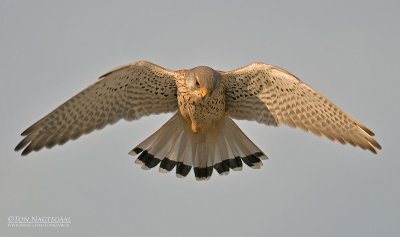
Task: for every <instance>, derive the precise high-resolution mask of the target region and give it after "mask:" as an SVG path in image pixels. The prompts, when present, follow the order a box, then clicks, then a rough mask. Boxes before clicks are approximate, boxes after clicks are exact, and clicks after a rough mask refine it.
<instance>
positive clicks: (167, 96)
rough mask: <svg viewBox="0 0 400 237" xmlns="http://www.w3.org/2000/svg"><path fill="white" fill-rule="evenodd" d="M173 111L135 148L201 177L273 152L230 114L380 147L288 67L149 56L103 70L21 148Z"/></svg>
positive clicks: (29, 133)
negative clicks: (231, 66)
mask: <svg viewBox="0 0 400 237" xmlns="http://www.w3.org/2000/svg"><path fill="white" fill-rule="evenodd" d="M166 112H175V114H174V115H173V116H172V117H171V118H170V119H169V120H168V121H167V122H166V123H165V124H164V125H163V126H162V127H161V128H160V129H159V130H158V131H156V132H155V133H153V134H152V135H151V136H150V137H148V138H147V139H145V140H144V141H143V142H142V143H140V144H139V145H137V146H136V147H135V148H133V149H132V150H131V151H130V152H129V154H131V155H139V156H138V158H137V159H136V161H135V163H137V164H140V165H141V167H142V168H143V169H151V168H153V167H156V166H157V165H159V170H160V172H169V171H171V170H172V169H173V168H175V172H176V175H177V176H178V177H185V176H187V175H188V173H189V172H190V170H191V168H192V167H193V170H194V174H195V177H196V179H197V180H207V179H209V178H210V177H211V175H212V172H213V170H214V169H215V170H216V171H217V172H218V173H219V174H221V175H225V174H228V173H229V171H230V170H231V169H232V170H241V169H242V167H243V163H245V164H246V165H248V166H249V167H251V168H255V169H257V168H260V167H261V166H262V161H261V160H262V159H267V156H266V155H265V154H264V152H262V151H261V150H260V149H259V148H258V147H257V146H256V145H255V144H254V143H253V142H252V141H251V140H250V139H249V138H248V137H247V136H246V135H245V134H244V133H243V132H242V130H240V128H239V127H238V126H237V125H236V123H235V122H234V121H233V120H232V119H245V120H252V121H257V122H260V123H263V124H266V125H272V126H278V125H281V124H285V125H289V126H291V127H298V128H302V129H303V130H305V131H311V132H312V133H314V134H316V135H318V136H321V135H323V136H326V137H327V138H329V139H331V140H336V141H339V142H340V143H342V144H345V143H349V144H351V145H353V146H358V147H360V148H362V149H366V150H369V151H371V152H373V153H375V154H376V153H377V150H379V149H381V146H380V145H379V143H378V142H377V141H376V140H375V139H374V138H373V136H374V133H373V132H372V131H371V130H369V129H368V128H367V127H365V126H364V125H362V124H361V123H359V122H358V121H356V120H355V119H353V118H352V117H350V116H349V115H347V114H346V113H345V112H343V111H342V110H341V109H340V108H338V107H337V106H335V105H334V104H333V103H331V102H330V101H328V100H327V99H326V98H324V97H323V96H322V95H320V94H319V93H318V92H316V91H315V90H314V89H312V88H311V87H309V86H308V85H306V84H305V83H304V82H302V81H301V80H300V79H298V78H297V77H296V76H294V75H293V74H291V73H289V72H288V71H286V70H284V69H281V68H279V67H275V66H271V65H268V64H264V63H253V64H250V65H248V66H245V67H242V68H239V69H235V70H232V71H218V70H214V69H212V68H210V67H206V66H199V67H195V68H192V69H190V70H176V71H173V70H169V69H166V68H163V67H160V66H158V65H156V64H153V63H150V62H147V61H138V62H135V63H131V64H128V65H124V66H121V67H118V68H115V69H113V70H111V71H109V72H107V73H105V74H104V75H102V76H100V78H99V80H97V81H96V82H95V83H94V84H92V85H91V86H89V87H87V88H86V89H84V90H83V91H81V92H80V93H78V94H77V95H75V96H74V97H72V98H71V99H69V100H68V101H67V102H65V103H64V104H62V105H60V106H59V107H58V108H56V109H55V110H53V111H52V112H51V113H49V114H48V115H46V116H45V117H43V118H42V119H40V120H39V121H37V122H36V123H34V124H33V125H32V126H30V127H29V128H28V129H26V130H25V131H24V132H23V133H22V134H21V135H22V136H24V138H23V140H22V141H21V142H20V143H19V144H18V145H17V146H16V147H15V150H16V151H19V150H21V149H23V151H22V155H27V154H28V153H30V152H31V151H38V150H40V149H42V148H43V147H47V148H51V147H53V146H54V145H56V144H59V145H61V144H64V143H65V142H67V141H69V140H71V139H72V140H73V139H77V138H78V137H80V136H81V135H83V134H86V133H89V132H92V131H93V130H96V129H101V128H103V127H105V126H106V125H108V124H113V123H115V122H117V121H118V120H120V119H125V120H135V119H139V118H141V117H143V116H146V115H151V114H159V113H166Z"/></svg>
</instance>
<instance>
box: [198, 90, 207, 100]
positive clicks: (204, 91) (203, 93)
mask: <svg viewBox="0 0 400 237" xmlns="http://www.w3.org/2000/svg"><path fill="white" fill-rule="evenodd" d="M199 92H200V95H201V98H202V99H204V97H206V96H207V95H208V90H207V89H206V88H200V90H199Z"/></svg>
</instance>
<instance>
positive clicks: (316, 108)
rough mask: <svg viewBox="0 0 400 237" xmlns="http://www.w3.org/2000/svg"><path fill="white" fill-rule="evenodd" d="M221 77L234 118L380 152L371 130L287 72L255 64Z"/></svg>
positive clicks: (229, 110) (229, 111) (228, 110)
mask: <svg viewBox="0 0 400 237" xmlns="http://www.w3.org/2000/svg"><path fill="white" fill-rule="evenodd" d="M222 77H223V80H224V82H225V87H226V110H227V113H228V114H229V115H230V116H231V117H232V118H235V119H246V120H255V121H258V122H260V123H264V124H267V125H274V126H277V125H279V124H286V125H289V126H291V127H299V128H301V129H303V130H305V131H310V132H312V133H314V134H316V135H318V136H321V135H324V136H326V137H327V138H329V139H331V140H336V141H339V142H340V143H342V144H345V143H349V144H351V145H353V146H358V147H361V148H362V149H367V150H370V151H371V152H373V153H377V150H379V149H381V146H380V145H379V143H378V142H377V141H376V140H375V139H374V138H373V136H374V133H373V132H372V131H371V130H369V129H368V128H367V127H365V126H364V125H362V124H361V123H359V122H357V121H356V120H355V119H353V118H351V117H350V116H349V115H347V114H346V113H345V112H343V111H342V110H341V109H340V108H338V107H337V106H336V105H334V104H333V103H331V102H330V101H328V100H327V99H326V98H324V97H323V96H322V95H320V94H319V93H318V92H316V91H315V90H313V89H312V88H311V87H309V86H308V85H306V84H305V83H304V82H302V81H301V80H300V79H298V78H297V77H296V76H294V75H292V74H291V73H289V72H288V71H286V70H284V69H281V68H278V67H274V66H271V65H267V64H264V63H254V64H251V65H248V66H245V67H242V68H239V69H236V70H233V71H229V72H223V73H222Z"/></svg>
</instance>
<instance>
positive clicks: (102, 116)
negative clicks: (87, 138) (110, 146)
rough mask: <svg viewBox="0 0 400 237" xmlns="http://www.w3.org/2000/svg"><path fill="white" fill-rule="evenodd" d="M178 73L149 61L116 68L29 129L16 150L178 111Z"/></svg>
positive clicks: (56, 142) (24, 151)
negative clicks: (118, 123) (148, 116)
mask: <svg viewBox="0 0 400 237" xmlns="http://www.w3.org/2000/svg"><path fill="white" fill-rule="evenodd" d="M176 76H177V72H173V71H170V70H168V69H165V68H162V67H160V66H158V65H155V64H153V63H150V62H146V61H139V62H136V63H132V64H129V65H125V66H122V67H118V68H116V69H113V70H111V71H110V72H108V73H106V74H104V75H102V76H101V77H100V79H99V80H98V81H96V82H95V83H94V84H93V85H91V86H89V87H87V88H86V89H84V90H83V91H81V92H79V93H78V94H77V95H75V96H74V97H72V98H71V99H69V100H68V101H67V102H65V103H64V104H62V105H61V106H59V107H58V108H56V109H55V110H54V111H52V112H51V113H49V114H48V115H46V116H45V117H43V118H42V119H40V120H39V121H38V122H36V123H34V124H33V125H32V126H30V127H29V128H28V129H26V130H25V131H24V132H23V133H22V134H21V135H22V136H25V138H24V139H23V140H22V141H21V142H20V143H19V144H18V145H17V146H16V147H15V150H16V151H18V150H21V149H23V148H24V150H23V151H22V155H26V154H28V153H30V152H31V151H38V150H40V149H41V148H43V147H47V148H50V147H52V146H54V145H56V144H64V143H65V142H67V141H69V140H71V139H76V138H78V137H80V136H81V135H82V134H86V133H89V132H91V131H93V130H95V129H101V128H103V127H104V126H106V125H107V124H113V123H115V122H116V121H118V120H120V119H125V120H133V119H139V118H140V117H142V116H145V115H150V114H159V113H164V112H173V111H176V110H177V108H178V103H177V99H176V83H175V79H176Z"/></svg>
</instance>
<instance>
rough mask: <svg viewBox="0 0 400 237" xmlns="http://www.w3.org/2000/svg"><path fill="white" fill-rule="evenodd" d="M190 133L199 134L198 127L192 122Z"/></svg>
mask: <svg viewBox="0 0 400 237" xmlns="http://www.w3.org/2000/svg"><path fill="white" fill-rule="evenodd" d="M192 132H194V133H198V132H199V127H198V126H197V124H196V123H195V122H194V121H192Z"/></svg>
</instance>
